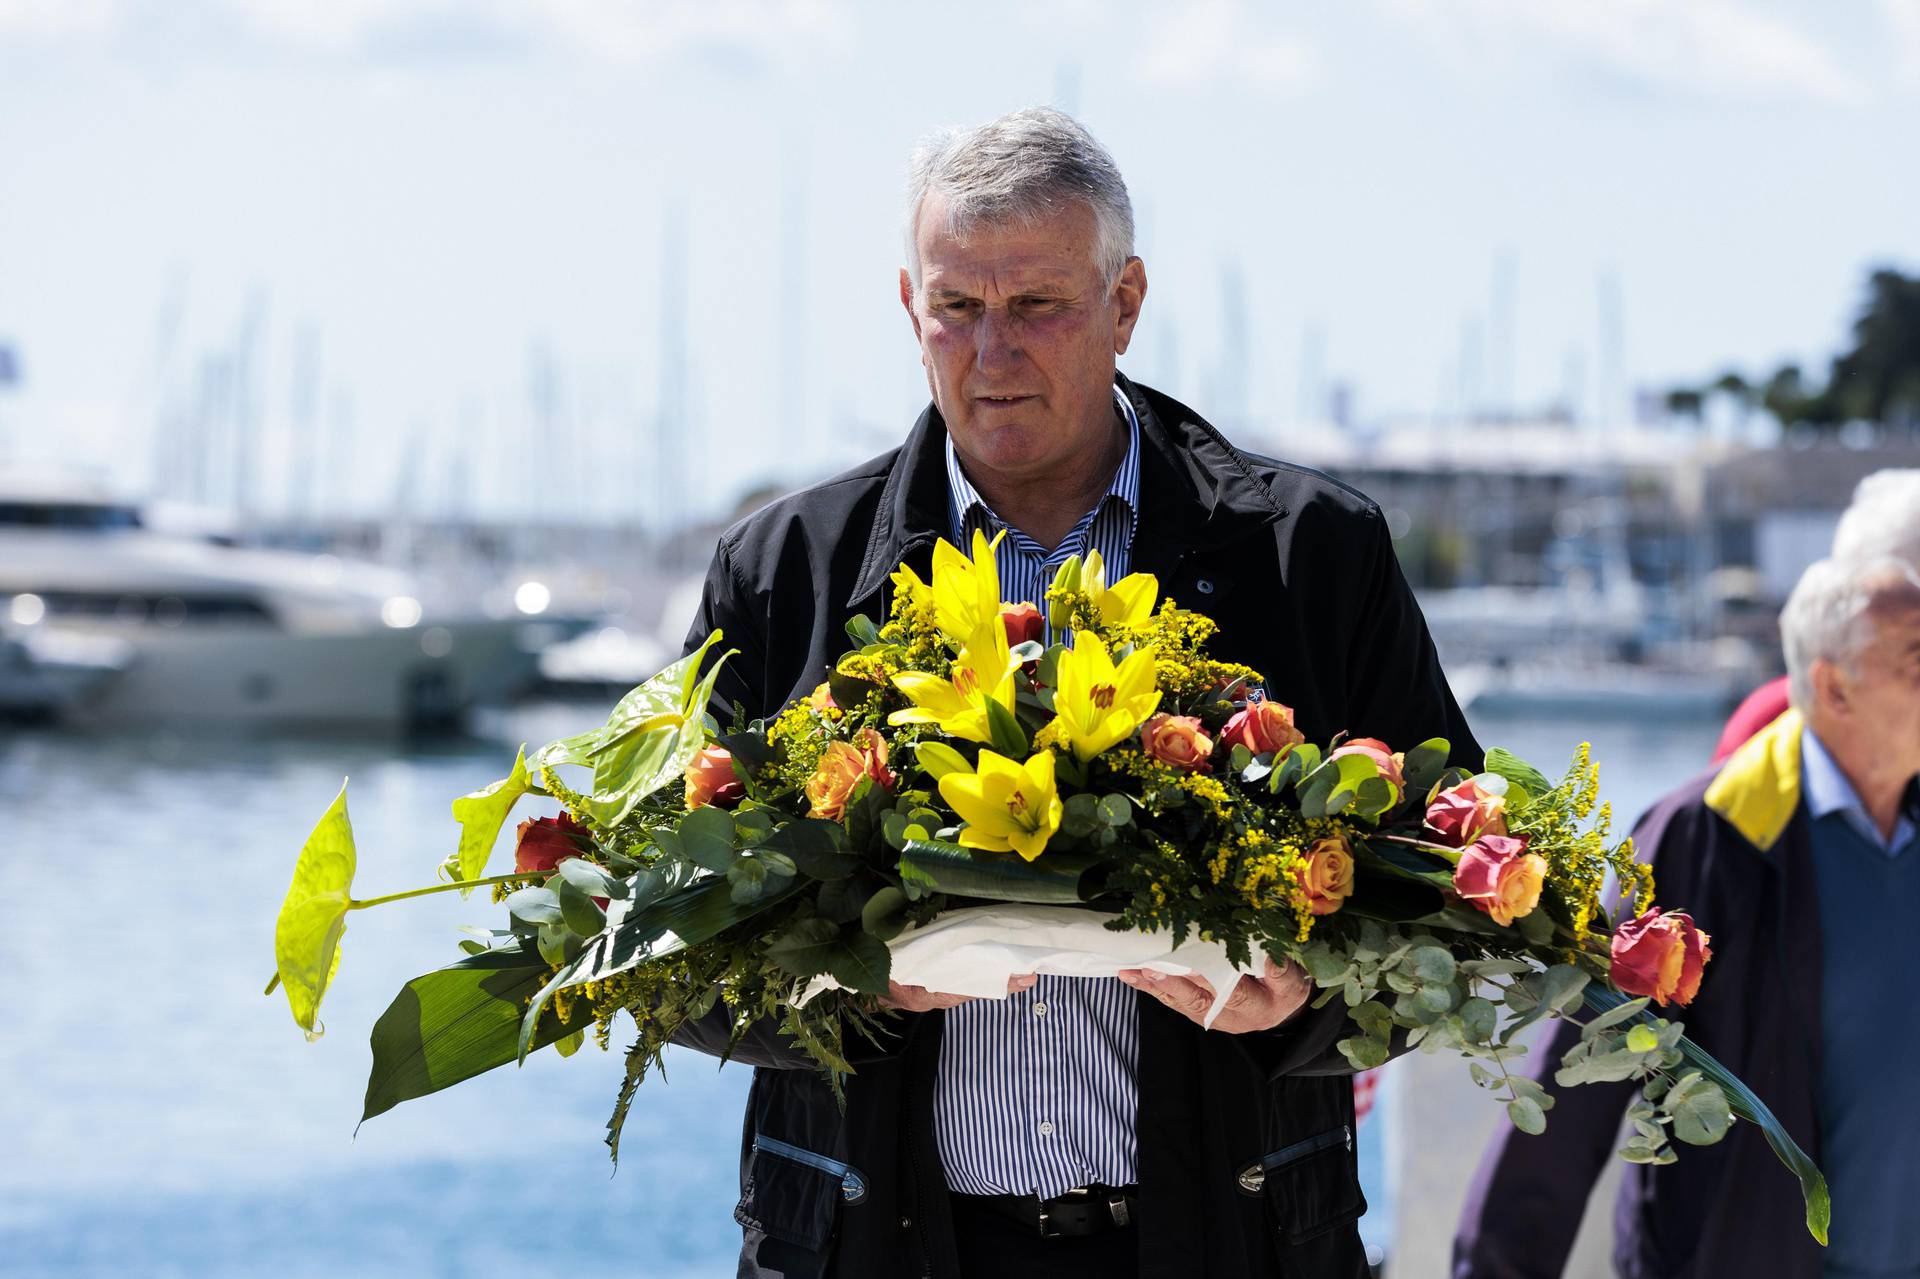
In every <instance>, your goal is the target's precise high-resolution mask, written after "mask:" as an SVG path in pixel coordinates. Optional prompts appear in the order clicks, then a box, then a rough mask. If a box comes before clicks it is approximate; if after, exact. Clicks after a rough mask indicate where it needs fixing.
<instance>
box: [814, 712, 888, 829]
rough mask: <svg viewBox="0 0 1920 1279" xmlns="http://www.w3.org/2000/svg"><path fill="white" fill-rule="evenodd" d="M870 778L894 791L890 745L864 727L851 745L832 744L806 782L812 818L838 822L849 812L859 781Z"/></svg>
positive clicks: (883, 787) (881, 787)
mask: <svg viewBox="0 0 1920 1279" xmlns="http://www.w3.org/2000/svg"><path fill="white" fill-rule="evenodd" d="M863 777H869V778H872V779H873V784H874V785H875V786H878V787H880V789H882V790H886V791H891V790H892V789H893V782H894V778H893V772H892V770H891V769H889V768H888V767H887V743H886V742H885V740H883V739H882V738H881V736H880V734H878V733H876V732H874V731H873V730H872V729H871V728H863V729H861V730H860V731H859V732H858V733H857V734H855V735H854V739H853V741H851V742H830V743H828V745H827V749H826V752H825V753H824V754H823V755H821V756H820V763H819V764H818V765H817V766H816V767H815V768H814V770H813V776H812V777H809V778H808V779H807V788H806V789H807V801H808V803H810V804H811V805H812V807H811V809H810V810H809V812H808V816H810V817H824V818H825V819H827V820H828V821H830V822H837V821H839V820H840V818H841V817H842V816H843V815H844V814H845V813H846V811H847V800H848V799H850V798H851V797H852V795H853V788H854V787H855V786H857V785H859V784H860V779H861V778H863Z"/></svg>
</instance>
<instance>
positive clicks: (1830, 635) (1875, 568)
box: [1780, 555, 1920, 712]
mask: <svg viewBox="0 0 1920 1279" xmlns="http://www.w3.org/2000/svg"><path fill="white" fill-rule="evenodd" d="M1907 592H1913V593H1920V570H1916V569H1915V568H1914V566H1913V565H1912V564H1910V563H1908V562H1907V561H1905V560H1902V559H1898V558H1895V557H1893V556H1887V555H1879V556H1870V557H1862V558H1841V557H1839V556H1832V557H1830V558H1827V559H1824V560H1817V561H1815V562H1814V563H1813V564H1812V565H1810V566H1808V568H1807V571H1806V572H1805V573H1802V574H1801V575H1800V581H1799V582H1798V583H1796V584H1795V586H1794V588H1793V594H1791V595H1789V596H1788V597H1787V605H1786V607H1785V608H1783V609H1781V610H1780V644H1781V647H1782V648H1783V649H1785V650H1786V656H1787V682H1788V685H1789V687H1790V690H1791V699H1792V702H1793V704H1794V705H1795V706H1797V707H1799V708H1800V710H1802V711H1803V712H1804V711H1807V710H1810V709H1812V707H1813V664H1814V663H1815V662H1817V661H1822V660H1824V661H1829V662H1832V663H1834V664H1835V665H1837V666H1842V667H1846V668H1849V669H1851V668H1852V666H1853V664H1854V662H1855V661H1856V660H1857V659H1858V658H1859V656H1860V654H1861V652H1862V650H1864V649H1865V648H1866V647H1867V645H1868V644H1869V643H1870V642H1871V641H1872V638H1873V627H1874V621H1873V613H1874V610H1875V608H1876V606H1878V605H1880V604H1881V603H1883V602H1884V601H1886V600H1888V599H1889V598H1890V597H1892V596H1896V595H1899V594H1902V593H1907Z"/></svg>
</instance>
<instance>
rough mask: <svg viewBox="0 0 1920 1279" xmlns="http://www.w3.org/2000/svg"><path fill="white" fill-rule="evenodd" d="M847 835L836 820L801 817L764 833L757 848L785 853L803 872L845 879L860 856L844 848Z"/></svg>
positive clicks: (827, 878) (813, 876)
mask: <svg viewBox="0 0 1920 1279" xmlns="http://www.w3.org/2000/svg"><path fill="white" fill-rule="evenodd" d="M846 839H847V832H846V828H845V827H843V826H841V825H840V824H839V823H837V822H829V821H822V820H821V819H819V818H817V817H802V818H799V819H797V820H795V821H791V822H788V823H787V824H786V825H785V826H782V827H780V828H779V829H778V830H776V831H774V832H773V834H771V835H769V836H767V838H766V839H765V841H763V842H762V843H761V845H760V851H761V852H762V853H781V854H784V855H785V856H787V857H790V858H792V859H793V864H794V866H795V867H796V868H798V870H799V871H800V873H801V874H802V875H805V876H807V878H809V879H817V880H821V881H823V882H830V881H832V880H836V879H845V878H846V877H847V876H848V875H851V874H852V873H853V872H854V870H855V868H857V867H858V866H859V865H860V859H859V858H857V857H855V856H853V855H852V854H850V853H847V852H845V851H844V849H845V847H846Z"/></svg>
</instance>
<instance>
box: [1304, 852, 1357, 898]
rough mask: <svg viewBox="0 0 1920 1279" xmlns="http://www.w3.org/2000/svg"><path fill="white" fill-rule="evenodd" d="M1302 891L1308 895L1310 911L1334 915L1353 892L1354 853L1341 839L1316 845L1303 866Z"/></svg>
mask: <svg viewBox="0 0 1920 1279" xmlns="http://www.w3.org/2000/svg"><path fill="white" fill-rule="evenodd" d="M1300 887H1302V888H1304V889H1305V890H1306V893H1307V909H1308V910H1309V911H1312V912H1313V913H1314V914H1316V915H1331V914H1332V913H1333V912H1334V911H1336V910H1339V909H1340V907H1341V906H1342V904H1344V903H1345V902H1346V900H1347V898H1348V896H1350V895H1351V894H1352V892H1353V851H1352V850H1351V849H1349V848H1348V847H1347V841H1346V839H1345V838H1344V837H1342V836H1339V835H1328V836H1326V837H1325V838H1323V839H1317V840H1315V841H1314V842H1313V847H1311V848H1309V849H1308V850H1307V859H1306V860H1305V861H1303V862H1301V863H1300Z"/></svg>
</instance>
